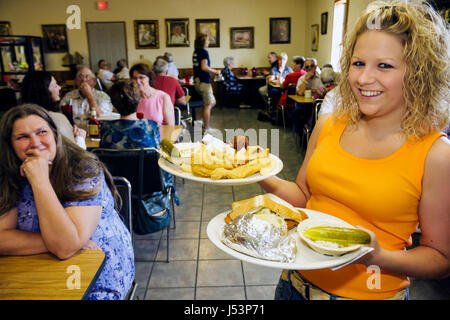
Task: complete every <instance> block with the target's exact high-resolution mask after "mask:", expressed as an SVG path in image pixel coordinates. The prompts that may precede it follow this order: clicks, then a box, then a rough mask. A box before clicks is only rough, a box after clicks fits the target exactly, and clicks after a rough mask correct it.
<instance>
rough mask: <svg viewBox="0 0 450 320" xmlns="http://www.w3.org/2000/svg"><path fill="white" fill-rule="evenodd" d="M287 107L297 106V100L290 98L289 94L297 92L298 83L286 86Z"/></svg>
mask: <svg viewBox="0 0 450 320" xmlns="http://www.w3.org/2000/svg"><path fill="white" fill-rule="evenodd" d="M286 91H287V92H286V107H290V108H295V101H294V100H292V99H291V98H289V96H292V95H296V94H297V85H296V84H292V85H289V86H288V87H287V88H286Z"/></svg>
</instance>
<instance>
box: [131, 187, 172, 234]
mask: <svg viewBox="0 0 450 320" xmlns="http://www.w3.org/2000/svg"><path fill="white" fill-rule="evenodd" d="M170 196H171V194H170V193H162V192H155V193H154V194H152V195H151V196H150V197H148V198H146V199H142V200H141V201H139V202H135V203H136V206H137V208H135V211H134V212H135V218H134V232H135V233H136V234H139V235H144V234H149V233H153V232H158V231H161V230H162V229H165V228H167V227H169V226H170V222H171V220H172V213H171V210H170V207H171V206H170V201H171V199H170Z"/></svg>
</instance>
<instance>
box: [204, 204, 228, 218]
mask: <svg viewBox="0 0 450 320" xmlns="http://www.w3.org/2000/svg"><path fill="white" fill-rule="evenodd" d="M232 202H233V201H231V202H228V203H227V204H219V205H208V206H205V207H203V212H202V221H209V220H211V219H212V218H214V217H215V216H217V215H218V214H219V213H223V212H225V211H228V210H231V203H232Z"/></svg>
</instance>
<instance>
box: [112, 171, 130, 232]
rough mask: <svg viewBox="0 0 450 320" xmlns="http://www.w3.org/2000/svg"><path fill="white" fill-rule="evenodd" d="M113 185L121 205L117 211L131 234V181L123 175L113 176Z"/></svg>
mask: <svg viewBox="0 0 450 320" xmlns="http://www.w3.org/2000/svg"><path fill="white" fill-rule="evenodd" d="M113 181H114V185H115V186H116V189H117V191H118V192H119V194H120V198H121V199H122V206H121V207H120V210H117V213H118V214H119V215H120V217H121V218H122V221H123V223H124V224H125V226H126V227H127V229H128V231H130V233H131V234H132V235H133V233H132V231H133V228H132V226H133V223H132V216H131V210H132V209H131V183H130V182H129V181H128V180H127V179H126V178H125V177H115V176H113Z"/></svg>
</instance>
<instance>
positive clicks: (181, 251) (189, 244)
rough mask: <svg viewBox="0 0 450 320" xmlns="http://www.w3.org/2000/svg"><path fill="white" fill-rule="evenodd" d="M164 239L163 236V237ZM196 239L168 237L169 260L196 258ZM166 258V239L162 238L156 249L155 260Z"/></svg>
mask: <svg viewBox="0 0 450 320" xmlns="http://www.w3.org/2000/svg"><path fill="white" fill-rule="evenodd" d="M163 239H164V238H163ZM198 242H199V240H198V236H197V239H170V238H169V260H170V263H171V262H172V261H177V260H197V255H198ZM166 259H167V241H165V240H162V241H161V245H160V247H159V250H158V255H157V261H165V260H166Z"/></svg>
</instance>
